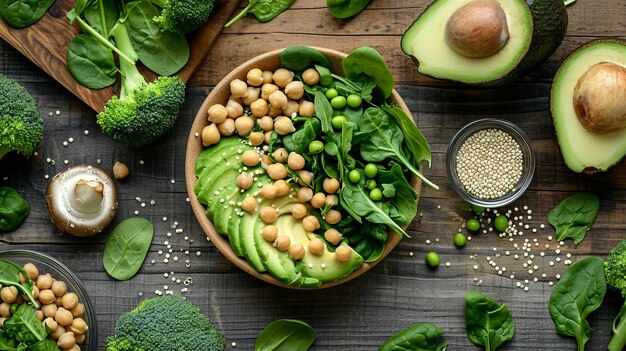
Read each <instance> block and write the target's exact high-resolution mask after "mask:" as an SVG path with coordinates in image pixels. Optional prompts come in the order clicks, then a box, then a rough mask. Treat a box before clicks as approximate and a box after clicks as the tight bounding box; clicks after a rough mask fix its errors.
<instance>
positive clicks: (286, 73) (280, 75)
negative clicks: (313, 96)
mask: <svg viewBox="0 0 626 351" xmlns="http://www.w3.org/2000/svg"><path fill="white" fill-rule="evenodd" d="M293 76H294V74H293V72H291V71H290V70H287V69H284V68H279V69H277V70H276V71H274V75H273V76H272V79H274V84H276V85H278V87H279V88H284V87H286V86H287V84H289V83H291V82H292V81H293Z"/></svg>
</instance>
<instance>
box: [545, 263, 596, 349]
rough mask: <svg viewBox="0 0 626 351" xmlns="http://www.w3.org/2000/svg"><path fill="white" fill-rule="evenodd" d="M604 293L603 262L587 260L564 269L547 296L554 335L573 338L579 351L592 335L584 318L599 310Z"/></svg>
mask: <svg viewBox="0 0 626 351" xmlns="http://www.w3.org/2000/svg"><path fill="white" fill-rule="evenodd" d="M605 293H606V278H605V276H604V268H603V261H602V259H601V258H599V257H593V256H591V257H586V258H584V259H582V260H580V261H577V262H575V263H574V264H572V265H571V266H569V267H567V268H566V269H565V271H564V272H563V276H562V277H561V279H560V280H559V282H558V283H557V284H556V285H555V286H554V290H552V294H550V300H549V303H548V308H549V310H550V317H552V320H553V321H554V326H555V327H556V332H557V333H559V334H561V335H567V336H573V337H575V338H576V342H577V343H578V350H579V351H582V350H584V349H585V344H586V343H587V341H589V339H591V336H592V335H593V330H592V329H591V327H590V326H589V323H588V322H587V320H586V318H587V316H588V315H589V314H590V313H591V312H593V311H595V310H596V309H597V308H598V307H600V305H601V304H602V300H603V299H604V294H605Z"/></svg>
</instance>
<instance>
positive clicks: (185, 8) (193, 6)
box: [150, 0, 215, 33]
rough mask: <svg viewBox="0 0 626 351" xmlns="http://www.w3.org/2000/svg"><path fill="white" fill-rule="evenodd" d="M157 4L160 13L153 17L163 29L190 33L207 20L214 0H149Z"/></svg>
mask: <svg viewBox="0 0 626 351" xmlns="http://www.w3.org/2000/svg"><path fill="white" fill-rule="evenodd" d="M150 1H151V2H152V3H153V4H155V5H157V6H159V7H160V8H161V9H162V10H161V15H160V16H158V17H156V18H155V21H156V22H157V23H159V25H160V26H161V28H162V29H163V30H169V31H171V32H175V33H190V32H193V31H195V30H197V29H198V28H200V27H201V26H202V25H203V24H205V23H206V22H207V21H208V20H209V15H211V12H212V11H213V6H214V4H215V0H150Z"/></svg>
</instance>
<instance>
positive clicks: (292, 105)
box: [283, 100, 300, 117]
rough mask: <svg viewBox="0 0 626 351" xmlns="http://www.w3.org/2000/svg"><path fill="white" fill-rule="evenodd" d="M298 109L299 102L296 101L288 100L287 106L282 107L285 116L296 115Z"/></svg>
mask: <svg viewBox="0 0 626 351" xmlns="http://www.w3.org/2000/svg"><path fill="white" fill-rule="evenodd" d="M298 111H300V103H298V102H297V101H293V100H289V102H288V103H287V106H285V107H283V114H284V115H285V116H287V117H293V116H294V114H295V115H298Z"/></svg>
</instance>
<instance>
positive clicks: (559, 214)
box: [548, 193, 600, 245]
mask: <svg viewBox="0 0 626 351" xmlns="http://www.w3.org/2000/svg"><path fill="white" fill-rule="evenodd" d="M598 211H600V200H599V199H598V197H597V196H595V195H594V194H591V193H577V194H574V195H572V196H570V197H568V198H566V199H565V200H563V201H562V202H561V203H560V204H558V206H556V207H555V208H554V209H552V211H550V213H549V214H548V222H550V224H552V226H553V227H554V229H555V230H556V238H557V240H565V239H573V240H574V244H576V245H578V244H580V242H581V241H583V239H585V234H587V231H588V230H589V229H591V226H592V225H593V222H595V220H596V217H597V216H598Z"/></svg>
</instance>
